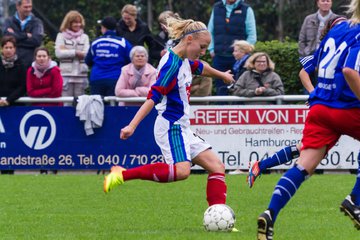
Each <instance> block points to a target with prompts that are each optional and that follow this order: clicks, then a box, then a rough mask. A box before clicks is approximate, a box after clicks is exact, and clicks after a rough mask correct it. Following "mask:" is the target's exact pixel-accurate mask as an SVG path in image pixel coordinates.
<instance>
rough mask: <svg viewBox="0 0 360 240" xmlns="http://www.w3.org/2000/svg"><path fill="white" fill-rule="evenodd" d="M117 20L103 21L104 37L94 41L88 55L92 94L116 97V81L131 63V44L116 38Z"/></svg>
mask: <svg viewBox="0 0 360 240" xmlns="http://www.w3.org/2000/svg"><path fill="white" fill-rule="evenodd" d="M115 28H116V19H115V18H113V17H105V18H104V19H103V20H102V21H101V33H102V34H103V36H101V37H99V38H97V39H95V40H94V42H93V43H92V44H91V47H90V50H89V52H88V54H87V55H86V58H85V62H86V64H87V65H88V66H90V67H92V69H91V73H90V92H91V94H99V95H102V96H114V93H115V85H116V81H117V80H118V79H119V76H120V73H121V68H122V67H123V66H125V65H126V64H128V63H130V50H131V48H132V46H131V44H130V43H129V42H128V41H127V40H126V39H125V38H122V37H118V36H116V32H115Z"/></svg>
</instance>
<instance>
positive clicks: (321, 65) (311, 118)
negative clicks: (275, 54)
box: [257, 0, 360, 239]
mask: <svg viewBox="0 0 360 240" xmlns="http://www.w3.org/2000/svg"><path fill="white" fill-rule="evenodd" d="M349 12H351V13H352V17H351V19H350V22H349V23H341V24H339V25H337V26H336V27H334V28H333V29H332V30H331V31H330V32H329V33H328V34H327V35H326V37H325V38H324V39H323V41H322V42H321V45H320V48H319V50H318V51H317V52H316V53H315V54H314V61H315V62H317V63H318V64H317V66H318V85H317V86H316V88H315V89H314V91H313V92H312V93H311V94H310V97H309V104H310V111H309V114H308V116H307V118H306V122H305V128H304V131H303V138H302V141H301V142H302V149H301V152H300V157H299V160H298V162H297V164H296V165H295V166H294V167H293V168H291V169H289V170H288V171H287V172H286V173H285V174H284V175H283V176H282V177H281V179H280V180H279V182H278V183H277V185H276V186H275V190H274V192H273V195H272V198H271V201H270V203H269V206H268V209H267V210H266V211H264V212H263V213H262V214H261V215H260V216H259V217H258V233H257V237H258V239H273V227H274V223H275V221H276V218H277V216H278V214H279V212H280V210H281V209H282V208H283V207H284V206H285V205H286V203H287V202H288V201H289V200H290V199H291V198H292V197H293V196H294V194H295V192H296V191H297V190H298V188H299V187H300V185H301V184H302V183H303V182H304V181H305V179H307V178H308V177H309V176H310V175H311V174H312V173H313V172H314V170H315V168H316V167H317V165H318V164H319V163H320V161H321V160H322V159H323V158H324V156H325V154H326V153H327V151H328V150H329V149H331V148H332V147H333V146H334V144H335V143H336V142H337V141H338V139H339V138H340V136H341V135H343V134H345V135H349V136H351V137H354V138H355V139H357V140H360V101H359V99H358V98H360V76H359V63H358V59H359V56H358V55H359V49H360V48H359V47H358V44H359V43H357V41H358V37H359V36H358V34H359V33H360V24H359V23H360V1H359V0H352V1H351V3H350V5H349ZM348 83H349V84H348ZM349 86H351V89H350V87H349ZM354 93H355V94H356V96H357V97H356V96H355V95H354ZM358 178H359V176H358ZM358 182H359V181H357V184H355V186H354V189H353V192H352V194H351V195H349V196H347V197H346V198H345V200H344V201H343V202H342V203H341V205H340V209H341V211H343V212H345V214H346V215H348V216H349V217H350V218H351V219H352V220H353V222H354V224H355V227H356V228H358V229H359V228H360V207H359V206H358V205H356V204H355V202H356V201H358V200H359V198H360V185H359V183H358Z"/></svg>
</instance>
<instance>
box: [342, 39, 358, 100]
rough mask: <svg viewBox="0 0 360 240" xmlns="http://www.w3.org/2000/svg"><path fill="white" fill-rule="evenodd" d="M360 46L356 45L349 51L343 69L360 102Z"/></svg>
mask: <svg viewBox="0 0 360 240" xmlns="http://www.w3.org/2000/svg"><path fill="white" fill-rule="evenodd" d="M359 60H360V44H357V45H355V46H354V47H352V48H351V49H350V51H349V54H348V55H347V58H346V61H345V63H344V67H343V70H342V72H343V74H344V77H345V80H346V82H347V83H348V84H349V87H350V89H351V90H352V91H353V93H354V94H355V96H356V97H357V98H358V99H359V100H360V75H359V67H360V64H359Z"/></svg>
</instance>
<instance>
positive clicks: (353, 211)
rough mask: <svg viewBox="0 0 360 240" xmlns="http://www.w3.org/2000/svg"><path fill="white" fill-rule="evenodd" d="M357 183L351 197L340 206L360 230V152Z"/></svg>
mask: <svg viewBox="0 0 360 240" xmlns="http://www.w3.org/2000/svg"><path fill="white" fill-rule="evenodd" d="M357 161H358V170H357V175H356V182H355V185H354V188H353V189H352V191H351V193H350V195H348V196H347V197H346V198H345V200H344V201H343V202H342V203H341V204H340V211H342V212H343V213H344V214H345V215H346V216H349V217H350V219H351V220H352V221H353V223H354V225H355V227H356V228H357V229H358V230H360V152H359V155H358V159H357Z"/></svg>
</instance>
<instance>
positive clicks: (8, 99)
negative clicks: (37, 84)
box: [0, 36, 26, 107]
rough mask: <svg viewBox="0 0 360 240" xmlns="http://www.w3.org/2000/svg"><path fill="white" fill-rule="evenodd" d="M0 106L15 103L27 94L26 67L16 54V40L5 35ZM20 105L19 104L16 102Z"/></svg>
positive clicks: (0, 83)
mask: <svg viewBox="0 0 360 240" xmlns="http://www.w3.org/2000/svg"><path fill="white" fill-rule="evenodd" d="M1 49H2V50H1V61H0V97H5V98H1V99H0V107H5V106H9V105H15V104H14V103H15V101H16V100H17V99H18V98H20V97H22V96H24V95H25V94H26V67H25V65H24V64H23V63H22V62H21V61H20V60H19V59H18V56H17V55H16V40H15V38H14V37H13V36H4V37H3V38H2V40H1ZM16 105H19V104H16Z"/></svg>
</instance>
